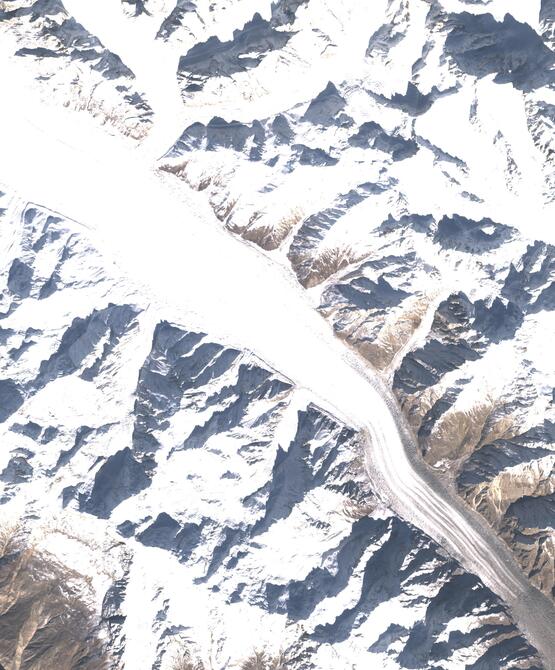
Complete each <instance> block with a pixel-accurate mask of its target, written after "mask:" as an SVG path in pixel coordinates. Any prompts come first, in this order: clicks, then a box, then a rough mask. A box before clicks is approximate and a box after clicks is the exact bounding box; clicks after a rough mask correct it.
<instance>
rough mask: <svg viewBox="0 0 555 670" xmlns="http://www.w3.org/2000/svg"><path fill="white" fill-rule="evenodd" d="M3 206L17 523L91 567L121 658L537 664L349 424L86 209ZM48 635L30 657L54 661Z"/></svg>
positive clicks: (37, 540)
mask: <svg viewBox="0 0 555 670" xmlns="http://www.w3.org/2000/svg"><path fill="white" fill-rule="evenodd" d="M2 204H3V209H4V213H3V215H2V223H3V227H4V230H6V235H4V236H3V243H4V254H3V273H2V277H3V292H2V296H3V305H4V307H3V314H2V347H3V351H4V356H3V361H4V364H3V369H2V377H3V379H2V380H1V385H2V392H3V398H4V399H5V401H4V402H3V403H2V412H3V414H2V417H1V419H2V423H1V424H0V425H1V430H2V433H3V438H2V441H3V443H4V444H5V445H6V447H7V448H6V449H4V450H3V453H2V464H1V470H2V473H1V479H2V482H3V484H4V499H3V503H4V505H3V508H4V518H6V515H10V514H11V515H12V516H13V515H15V514H16V513H19V514H20V517H21V522H22V524H23V526H24V527H25V528H26V530H27V532H28V533H30V534H31V537H32V538H33V543H34V546H36V547H38V548H39V549H41V550H44V551H47V552H49V554H51V555H53V556H54V557H55V560H56V561H58V562H59V563H60V564H61V565H63V564H65V565H71V566H72V569H74V570H76V571H77V572H82V573H83V574H85V575H86V576H87V578H88V579H89V583H90V584H91V587H92V589H93V593H92V595H91V596H89V602H91V606H92V607H93V608H94V607H96V608H97V609H98V610H100V611H101V612H102V621H101V631H102V633H101V634H99V640H100V641H102V640H104V642H103V644H104V645H105V647H107V648H108V649H109V651H110V653H111V656H112V658H111V661H110V666H109V667H114V668H115V667H133V668H139V667H140V668H150V667H152V668H167V667H169V662H170V659H171V657H172V654H173V653H174V652H175V651H176V650H178V649H180V648H182V647H183V645H186V646H187V648H189V649H191V650H192V652H194V654H195V655H197V656H198V657H199V658H202V659H203V660H204V662H205V663H209V662H212V663H213V664H214V667H222V668H224V667H232V664H233V663H236V662H238V661H240V660H241V659H242V658H244V657H246V656H248V655H249V654H250V652H251V651H252V649H253V648H264V649H266V650H268V651H269V652H270V653H278V652H279V651H282V652H283V653H284V654H285V656H286V658H287V667H291V668H324V667H330V665H333V667H338V668H343V667H344V668H348V667H352V664H353V663H355V664H356V665H360V664H361V663H367V662H370V663H378V664H381V665H387V667H404V668H429V667H461V665H462V664H464V665H466V666H468V667H499V668H515V667H523V668H524V667H539V660H538V659H537V657H536V656H535V653H534V650H533V648H531V647H530V646H529V645H528V643H527V642H526V641H525V639H524V638H523V636H522V634H521V633H520V632H519V631H518V629H516V628H515V626H514V624H513V623H512V621H511V617H510V614H509V613H508V612H507V611H506V609H505V608H504V606H503V604H502V603H501V602H500V601H499V600H498V599H497V598H496V597H495V596H494V595H493V594H492V593H491V592H490V591H489V590H488V589H486V588H485V587H484V586H483V585H482V584H481V583H480V582H479V580H477V578H476V577H474V576H472V575H469V574H468V573H465V572H464V571H463V570H462V569H461V568H460V567H459V566H458V565H457V564H456V563H455V562H454V561H453V560H451V559H449V558H448V557H447V556H446V555H445V554H444V553H443V552H442V550H440V549H439V548H438V546H437V545H436V544H434V542H432V541H431V540H430V539H429V538H427V537H426V536H424V535H423V534H422V533H421V532H420V531H419V530H418V529H416V528H414V527H412V526H410V525H409V524H407V523H406V522H404V521H402V520H401V519H399V518H398V517H397V516H395V515H394V514H393V513H392V512H391V511H390V510H388V509H387V508H386V507H384V506H383V505H382V504H381V503H380V502H379V498H377V497H376V496H375V494H374V493H373V492H372V491H371V490H369V488H368V483H367V479H366V474H365V472H364V467H363V465H362V457H361V452H360V448H359V444H358V438H357V435H356V433H355V432H354V431H353V430H351V429H350V428H349V427H347V426H344V425H342V424H341V423H340V422H339V421H337V420H336V419H334V418H333V417H332V416H330V415H328V414H326V413H325V412H323V411H322V410H320V409H319V408H318V407H317V405H315V404H314V403H313V402H312V401H311V399H310V397H309V395H307V394H306V392H301V391H299V390H298V389H296V388H295V386H294V385H293V384H292V383H291V382H290V381H289V380H287V379H285V378H283V377H281V376H280V374H279V373H278V372H276V371H274V370H272V369H270V368H268V367H267V366H266V365H265V364H264V363H263V362H262V361H260V360H258V359H256V358H255V357H254V356H253V355H252V354H250V353H248V352H245V351H242V350H241V349H240V348H235V347H230V346H229V345H224V344H221V343H218V342H216V341H214V340H213V339H212V338H211V337H210V336H209V335H208V334H206V333H202V332H198V331H197V330H195V329H190V328H187V326H186V325H185V324H178V323H171V322H170V321H169V320H168V316H169V315H168V314H165V313H164V311H163V308H159V307H157V306H156V305H155V304H152V303H150V302H149V298H148V295H144V294H142V293H141V292H140V291H137V290H135V289H133V286H132V284H131V283H130V282H129V281H128V280H124V279H123V278H121V277H119V276H118V275H117V274H115V273H114V271H113V270H110V269H109V266H107V265H106V264H105V261H103V259H102V257H101V256H100V255H99V254H98V253H97V252H96V251H95V250H94V249H93V248H91V246H90V245H89V244H88V243H87V241H86V238H85V237H84V236H83V233H82V232H81V230H79V228H78V226H77V225H76V224H74V223H72V222H70V221H68V220H65V219H63V218H62V217H60V216H58V215H56V214H54V213H52V212H49V211H47V210H44V209H43V208H41V207H40V206H36V205H29V204H26V203H25V201H24V200H21V199H20V198H18V197H15V196H14V195H11V194H4V195H3V198H2ZM515 513H516V512H515ZM26 588H30V587H26ZM26 594H27V590H25V589H23V588H22V590H21V591H18V594H17V596H16V597H15V598H14V603H15V605H16V606H17V607H18V608H20V609H21V611H24V610H25V602H26V600H25V599H26V598H27V595H26ZM7 623H8V622H7V620H6V621H5V622H4V624H5V625H7ZM23 625H24V624H23V623H22V622H19V623H18V621H16V620H14V621H12V623H11V627H9V628H10V635H11V636H12V637H13V635H16V634H17V630H16V629H18V626H21V628H22V627H23ZM18 630H19V629H18ZM37 647H38V648H41V642H40V640H38V639H37V638H36V637H31V638H29V641H28V642H27V643H26V644H25V643H24V644H23V647H22V649H23V656H22V659H24V660H22V662H21V664H20V665H18V666H17V667H18V668H19V667H21V668H29V669H31V668H33V669H37V670H38V669H39V668H47V667H49V666H48V660H44V661H41V662H37V661H36V660H32V659H33V658H34V656H33V653H32V652H31V649H32V648H33V649H36V648H37ZM10 650H11V647H10V646H9V645H7V644H6V645H4V647H2V648H0V653H1V654H4V655H3V656H1V657H0V661H1V662H2V663H4V664H5V663H9V662H10V658H9V657H10V653H11V651H10ZM72 658H73V657H72ZM60 662H61V663H62V666H63V667H64V668H65V667H67V668H72V667H74V666H73V665H72V663H74V662H75V660H67V661H66V660H63V661H60ZM62 666H61V667H62Z"/></svg>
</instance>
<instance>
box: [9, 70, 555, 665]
mask: <svg viewBox="0 0 555 670" xmlns="http://www.w3.org/2000/svg"><path fill="white" fill-rule="evenodd" d="M0 85H1V86H2V89H1V90H2V91H3V104H2V108H1V109H0V161H1V162H0V180H1V181H2V182H3V183H4V184H6V185H7V186H9V187H10V188H12V189H14V190H16V191H18V192H19V193H20V194H21V195H22V196H23V197H25V198H27V199H32V200H33V201H35V202H37V203H40V204H41V205H43V206H46V207H49V208H51V209H53V210H56V211H59V212H61V213H63V215H64V216H66V217H71V218H73V219H74V220H76V221H78V222H80V224H81V225H83V226H84V227H85V228H86V229H87V230H86V231H85V232H86V234H87V235H88V236H89V237H90V238H91V241H92V242H93V243H94V244H96V245H97V247H98V248H99V249H100V250H101V251H102V252H103V253H104V254H105V255H106V256H107V258H112V259H114V261H115V262H117V263H118V264H119V266H120V268H121V270H122V272H124V273H126V274H128V275H129V276H130V277H132V278H133V279H135V280H138V281H139V282H141V283H143V284H144V285H145V286H146V287H147V288H148V290H149V291H150V294H151V295H152V299H153V300H158V301H160V300H163V301H168V302H170V303H171V304H172V307H174V308H175V310H177V311H178V312H180V313H184V314H186V315H187V318H188V319H189V321H188V323H191V324H195V325H198V326H199V327H201V328H204V329H209V332H211V333H212V334H214V335H217V336H218V337H223V338H226V339H227V340H228V341H229V342H231V343H235V344H240V345H241V346H242V347H245V346H246V347H249V348H250V349H251V350H253V351H254V352H255V353H256V354H257V355H258V356H260V357H261V358H262V359H263V360H265V361H266V362H267V363H269V364H270V365H272V366H274V367H275V368H276V369H277V370H279V371H280V372H281V373H282V374H284V375H286V376H288V377H289V378H290V379H291V380H293V381H294V382H295V383H296V384H298V385H299V386H301V387H305V388H307V389H310V390H311V392H312V393H314V395H315V397H316V398H317V399H318V401H319V402H320V404H321V405H322V406H323V407H324V408H326V409H327V410H328V411H331V412H333V413H334V414H335V415H336V416H338V417H339V418H341V419H342V420H344V421H346V422H348V423H349V425H351V426H353V427H355V428H358V429H359V430H360V431H362V434H363V435H365V436H366V440H365V448H366V453H367V460H368V471H369V475H370V477H371V478H372V480H373V483H374V485H375V486H376V488H377V489H378V490H379V491H380V493H381V494H382V495H383V496H384V498H386V499H387V501H388V503H389V504H390V505H391V506H392V507H393V509H394V510H395V511H396V512H397V513H398V514H400V515H401V516H403V517H404V518H406V519H407V520H408V521H410V522H412V523H413V524H414V525H416V526H418V527H419V528H421V529H422V530H424V531H425V532H426V533H428V534H429V535H430V536H431V537H432V538H434V539H435V540H436V541H437V542H439V543H440V544H441V545H442V546H443V547H444V548H445V549H446V550H447V551H448V552H449V553H450V554H451V555H453V556H454V557H455V558H457V559H458V560H459V561H460V562H461V563H462V565H463V566H464V567H465V568H466V569H468V570H470V571H471V572H474V573H475V574H477V575H478V576H479V577H480V578H481V579H482V581H483V582H484V584H486V585H487V586H488V587H489V588H490V589H492V590H493V591H494V592H495V593H497V594H498V595H499V596H500V597H501V598H502V599H503V600H504V601H505V602H506V603H507V604H508V605H509V606H510V607H511V609H512V611H513V614H514V617H515V620H516V622H517V624H518V625H519V626H520V628H521V630H523V631H524V632H525V634H526V635H527V636H528V638H529V640H530V641H531V643H532V644H534V645H535V646H536V647H537V649H538V650H539V652H540V653H541V654H542V655H543V657H544V662H545V667H546V668H555V660H554V659H555V639H554V636H553V630H555V609H554V607H553V605H552V604H551V603H550V602H549V601H548V599H547V598H545V597H544V596H543V595H541V594H540V593H539V592H538V591H537V590H536V589H535V588H533V587H532V586H531V585H530V584H529V583H528V581H527V580H526V579H525V577H524V575H523V574H522V573H521V571H520V570H519V568H518V567H517V566H516V563H515V562H514V560H513V558H512V556H511V554H510V551H509V549H508V548H507V547H506V546H505V545H504V544H503V543H502V542H501V541H500V540H499V539H498V538H497V537H496V536H495V535H494V534H493V532H492V531H491V530H490V529H489V528H488V527H486V525H485V522H483V521H482V519H481V518H480V517H478V515H477V514H475V513H474V512H472V511H471V510H470V509H468V508H467V507H466V506H465V505H464V504H463V503H462V501H461V500H460V499H458V498H457V497H456V495H455V494H454V492H452V491H450V490H448V489H447V488H446V487H445V486H444V485H443V484H442V483H441V482H439V481H438V480H437V479H436V478H435V477H434V476H433V475H432V474H431V473H430V472H429V471H428V470H427V468H426V467H425V466H424V465H423V463H422V462H421V461H420V460H419V458H418V456H417V453H416V446H415V441H414V438H413V436H412V435H411V433H410V431H409V429H408V428H407V426H406V424H405V421H404V419H403V417H402V415H401V413H400V410H399V408H398V406H397V404H396V402H395V400H394V398H393V397H392V396H391V394H390V393H389V391H388V390H387V389H386V388H385V386H384V385H383V384H382V383H381V381H380V380H379V379H378V378H377V377H376V375H374V374H373V373H372V371H371V370H369V369H368V367H367V366H365V364H364V363H363V362H362V361H361V360H360V359H358V358H357V357H356V356H355V355H354V354H353V353H352V352H350V351H349V350H348V349H347V348H346V347H345V345H344V344H342V343H341V342H339V341H338V340H337V339H336V338H334V336H333V334H332V332H331V331H330V329H329V327H328V326H327V324H326V323H325V322H324V320H323V319H322V318H321V317H320V316H319V315H318V314H317V313H316V311H315V310H314V309H313V307H312V305H311V303H310V299H309V296H308V294H307V293H306V292H304V291H303V289H302V288H301V287H300V285H298V283H297V282H296V280H295V279H294V278H293V276H292V275H291V274H290V273H289V272H288V271H287V270H286V269H285V268H283V267H281V266H280V265H278V264H277V263H275V262H273V261H272V260H271V259H270V258H268V257H267V256H266V255H264V254H262V253H261V252H258V251H257V250H256V249H255V248H253V247H251V246H249V245H246V244H244V243H242V242H240V241H238V240H237V239H235V238H233V237H232V236H231V235H229V234H228V233H227V232H225V231H224V230H223V229H222V228H221V226H220V225H219V223H218V222H217V221H216V219H215V217H214V215H213V214H212V212H211V210H210V209H209V206H208V204H207V203H206V201H205V199H204V198H203V197H202V194H198V193H195V192H192V191H190V190H189V189H188V188H187V187H186V186H184V185H181V184H179V182H177V180H175V179H173V178H170V177H169V175H160V174H157V173H156V172H155V171H153V169H152V166H151V163H150V160H149V159H148V154H147V153H146V152H141V151H140V150H139V151H138V150H136V149H134V148H132V147H131V146H130V145H129V144H127V143H126V142H125V141H123V140H120V139H118V138H116V137H111V136H109V135H107V134H106V133H104V132H102V131H101V130H99V129H98V128H97V127H96V126H95V125H94V124H93V123H92V122H89V121H87V120H86V119H81V118H79V117H77V116H76V115H75V114H73V113H71V112H69V111H63V110H62V111H59V110H56V112H49V111H48V109H47V108H45V107H44V106H43V105H42V106H41V105H40V104H39V102H38V101H37V100H35V99H34V98H33V97H32V94H30V93H25V92H24V89H23V88H22V87H21V86H19V85H18V84H17V83H16V79H12V80H9V79H8V78H7V76H6V75H5V74H4V73H2V74H0Z"/></svg>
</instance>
